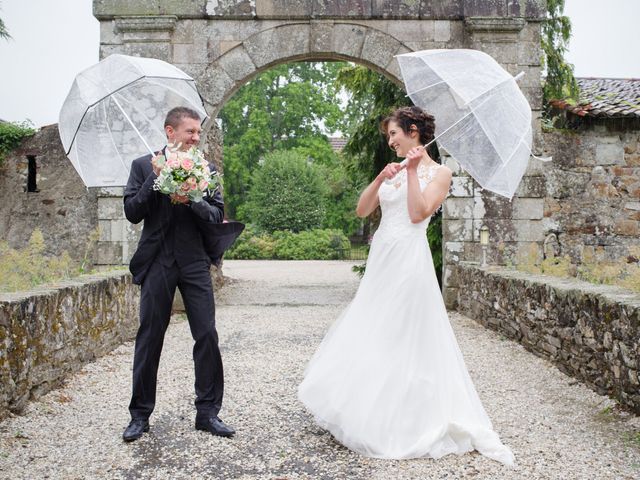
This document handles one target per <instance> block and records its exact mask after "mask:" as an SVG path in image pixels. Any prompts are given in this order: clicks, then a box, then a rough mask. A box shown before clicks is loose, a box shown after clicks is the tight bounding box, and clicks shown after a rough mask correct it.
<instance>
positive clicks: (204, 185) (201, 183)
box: [198, 180, 209, 192]
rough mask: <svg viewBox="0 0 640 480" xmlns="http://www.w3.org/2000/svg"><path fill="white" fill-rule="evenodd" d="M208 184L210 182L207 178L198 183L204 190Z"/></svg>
mask: <svg viewBox="0 0 640 480" xmlns="http://www.w3.org/2000/svg"><path fill="white" fill-rule="evenodd" d="M208 186H209V182H207V181H206V180H200V185H198V188H199V189H200V190H202V191H203V192H204V191H205V190H206V189H207V187H208Z"/></svg>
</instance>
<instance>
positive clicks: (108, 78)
mask: <svg viewBox="0 0 640 480" xmlns="http://www.w3.org/2000/svg"><path fill="white" fill-rule="evenodd" d="M178 106H184V107H189V108H192V109H193V110H195V111H197V112H198V113H199V114H200V116H201V118H202V119H203V120H204V119H205V118H206V116H207V115H206V111H205V109H204V105H203V103H202V98H201V97H200V95H199V94H198V91H197V89H196V86H195V81H194V80H193V79H192V78H191V77H190V76H189V75H187V74H186V73H184V72H183V71H181V70H180V69H178V68H176V67H174V66H173V65H171V64H169V63H166V62H163V61H161V60H157V59H153V58H139V57H130V56H127V55H117V54H116V55H110V56H109V57H107V58H105V59H104V60H102V61H101V62H99V63H97V64H96V65H93V66H92V67H89V68H88V69H86V70H84V71H82V72H80V73H79V74H78V75H77V76H76V78H75V80H74V82H73V85H72V86H71V90H70V91H69V94H68V95H67V98H66V100H65V101H64V104H63V105H62V109H61V110H60V119H59V125H58V128H59V130H60V139H61V140H62V145H63V146H64V149H65V152H66V154H67V156H68V157H69V159H70V160H71V163H72V164H73V166H74V167H75V169H76V171H77V172H78V174H79V175H80V177H81V178H82V181H83V182H84V184H85V185H86V186H87V187H103V186H122V185H126V183H127V179H128V177H129V168H130V165H131V162H132V160H134V159H135V158H137V157H139V156H141V155H144V154H146V153H153V152H154V151H158V150H159V149H161V148H162V147H163V146H164V145H165V143H166V136H165V133H164V119H165V117H166V115H167V113H168V112H169V110H171V109H172V108H174V107H178Z"/></svg>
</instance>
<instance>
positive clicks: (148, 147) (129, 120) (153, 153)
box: [111, 94, 155, 157]
mask: <svg viewBox="0 0 640 480" xmlns="http://www.w3.org/2000/svg"><path fill="white" fill-rule="evenodd" d="M111 98H112V99H113V101H114V102H115V104H116V105H117V106H118V108H119V109H120V111H121V112H122V114H123V115H124V118H126V119H127V122H129V125H131V127H133V129H134V130H135V132H136V133H137V134H138V137H140V140H142V143H144V146H145V147H147V150H149V153H150V154H151V156H152V157H153V156H155V152H154V151H153V150H152V149H151V147H150V146H149V144H148V143H147V141H146V140H145V139H144V137H143V136H142V134H141V133H140V132H139V131H138V129H137V128H136V126H135V125H134V123H133V122H132V121H131V119H130V118H129V115H127V112H125V111H124V109H123V108H122V106H121V105H120V102H118V99H117V98H116V96H115V94H114V95H111Z"/></svg>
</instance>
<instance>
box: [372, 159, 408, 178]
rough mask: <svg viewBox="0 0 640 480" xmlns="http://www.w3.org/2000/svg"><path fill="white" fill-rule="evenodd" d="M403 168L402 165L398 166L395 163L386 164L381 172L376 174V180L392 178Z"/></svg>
mask: <svg viewBox="0 0 640 480" xmlns="http://www.w3.org/2000/svg"><path fill="white" fill-rule="evenodd" d="M403 168H404V165H400V164H399V163H397V162H392V163H388V164H387V165H386V166H385V167H384V168H383V169H382V171H381V172H380V173H379V174H378V180H381V181H382V180H386V179H390V178H393V177H395V176H396V175H397V173H398V172H399V171H400V170H402V169H403Z"/></svg>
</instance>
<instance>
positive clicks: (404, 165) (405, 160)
mask: <svg viewBox="0 0 640 480" xmlns="http://www.w3.org/2000/svg"><path fill="white" fill-rule="evenodd" d="M435 141H436V139H435V138H434V139H433V140H431V141H430V142H429V143H426V144H424V145H420V146H421V147H422V148H424V149H425V150H426V149H427V147H428V146H429V145H431V144H432V143H433V142H435ZM400 166H401V167H402V169H404V168H405V167H406V166H407V159H406V158H405V159H404V160H402V161H401V162H400ZM402 169H401V170H402ZM396 175H397V174H396ZM394 178H396V177H395V176H393V177H391V178H385V180H384V183H385V184H386V185H392V184H393V179H394Z"/></svg>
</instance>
